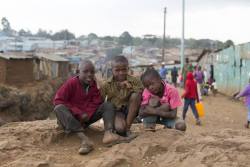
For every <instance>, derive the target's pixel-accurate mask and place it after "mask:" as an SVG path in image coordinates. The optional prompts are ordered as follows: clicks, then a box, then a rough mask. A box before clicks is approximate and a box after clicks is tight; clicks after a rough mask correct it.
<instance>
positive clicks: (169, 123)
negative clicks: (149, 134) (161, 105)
mask: <svg viewBox="0 0 250 167" xmlns="http://www.w3.org/2000/svg"><path fill="white" fill-rule="evenodd" d="M157 123H158V124H161V125H164V126H165V127H166V128H171V129H172V128H174V127H175V119H168V118H161V117H159V116H148V117H145V118H143V124H144V126H146V125H148V124H157Z"/></svg>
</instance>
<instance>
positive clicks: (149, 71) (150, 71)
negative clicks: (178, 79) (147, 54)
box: [141, 69, 161, 83]
mask: <svg viewBox="0 0 250 167" xmlns="http://www.w3.org/2000/svg"><path fill="white" fill-rule="evenodd" d="M148 77H153V78H157V79H158V78H159V79H161V76H160V74H159V73H158V71H156V70H155V69H147V70H146V71H145V72H144V73H143V74H142V75H141V82H142V83H144V82H145V79H146V78H148Z"/></svg>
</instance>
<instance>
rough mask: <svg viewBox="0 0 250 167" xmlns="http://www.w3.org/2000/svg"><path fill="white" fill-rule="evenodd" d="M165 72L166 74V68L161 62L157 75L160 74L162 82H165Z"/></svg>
mask: <svg viewBox="0 0 250 167" xmlns="http://www.w3.org/2000/svg"><path fill="white" fill-rule="evenodd" d="M167 72H168V71H167V68H166V67H165V63H164V62H162V63H161V68H160V70H159V74H160V76H161V79H162V80H164V81H166V75H167Z"/></svg>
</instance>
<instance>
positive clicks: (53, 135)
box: [0, 120, 250, 167]
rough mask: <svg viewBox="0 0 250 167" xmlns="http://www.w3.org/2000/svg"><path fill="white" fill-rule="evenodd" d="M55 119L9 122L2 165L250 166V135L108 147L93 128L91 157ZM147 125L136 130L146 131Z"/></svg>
mask: <svg viewBox="0 0 250 167" xmlns="http://www.w3.org/2000/svg"><path fill="white" fill-rule="evenodd" d="M55 127H56V122H55V121H53V120H44V121H34V122H22V123H18V122H16V123H9V124H6V125H4V126H2V127H0V166H4V167H16V166H18V167H27V166H31V167H33V166H34V167H51V166H55V167H57V166H61V167H63V166H64V167H66V166H67V167H68V166H69V167H77V166H85V167H97V166H100V167H129V166H130V167H142V166H150V167H165V166H173V167H175V166H176V167H177V166H178V167H179V166H181V167H186V166H187V167H190V166H199V167H200V166H201V167H202V166H207V167H212V166H220V167H224V166H248V165H249V164H250V159H249V157H250V132H249V131H247V130H230V129H226V130H219V131H216V132H213V133H212V134H208V133H201V134H197V135H191V134H185V133H182V132H178V131H175V130H167V129H161V130H158V131H157V132H155V133H153V132H147V133H144V132H140V136H139V137H138V138H136V139H135V140H133V141H132V142H130V143H127V144H120V145H116V146H113V147H112V148H105V147H103V146H102V144H101V139H102V135H103V132H102V131H100V130H98V129H96V128H91V129H88V130H87V132H86V133H87V134H88V136H90V138H91V139H92V140H93V141H94V142H95V144H96V145H95V150H94V151H93V152H92V153H90V154H89V155H87V156H80V155H78V154H77V149H78V146H79V142H80V141H79V140H78V139H77V137H76V136H65V135H64V134H63V133H61V132H59V131H57V130H56V129H55ZM140 129H141V125H134V130H136V131H140Z"/></svg>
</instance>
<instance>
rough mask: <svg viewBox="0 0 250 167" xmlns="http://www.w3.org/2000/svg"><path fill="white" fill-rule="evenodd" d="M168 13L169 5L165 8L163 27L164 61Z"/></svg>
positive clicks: (163, 56)
mask: <svg viewBox="0 0 250 167" xmlns="http://www.w3.org/2000/svg"><path fill="white" fill-rule="evenodd" d="M166 13H167V7H165V8H164V25H163V26H164V28H163V43H162V62H164V60H165V42H166Z"/></svg>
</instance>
